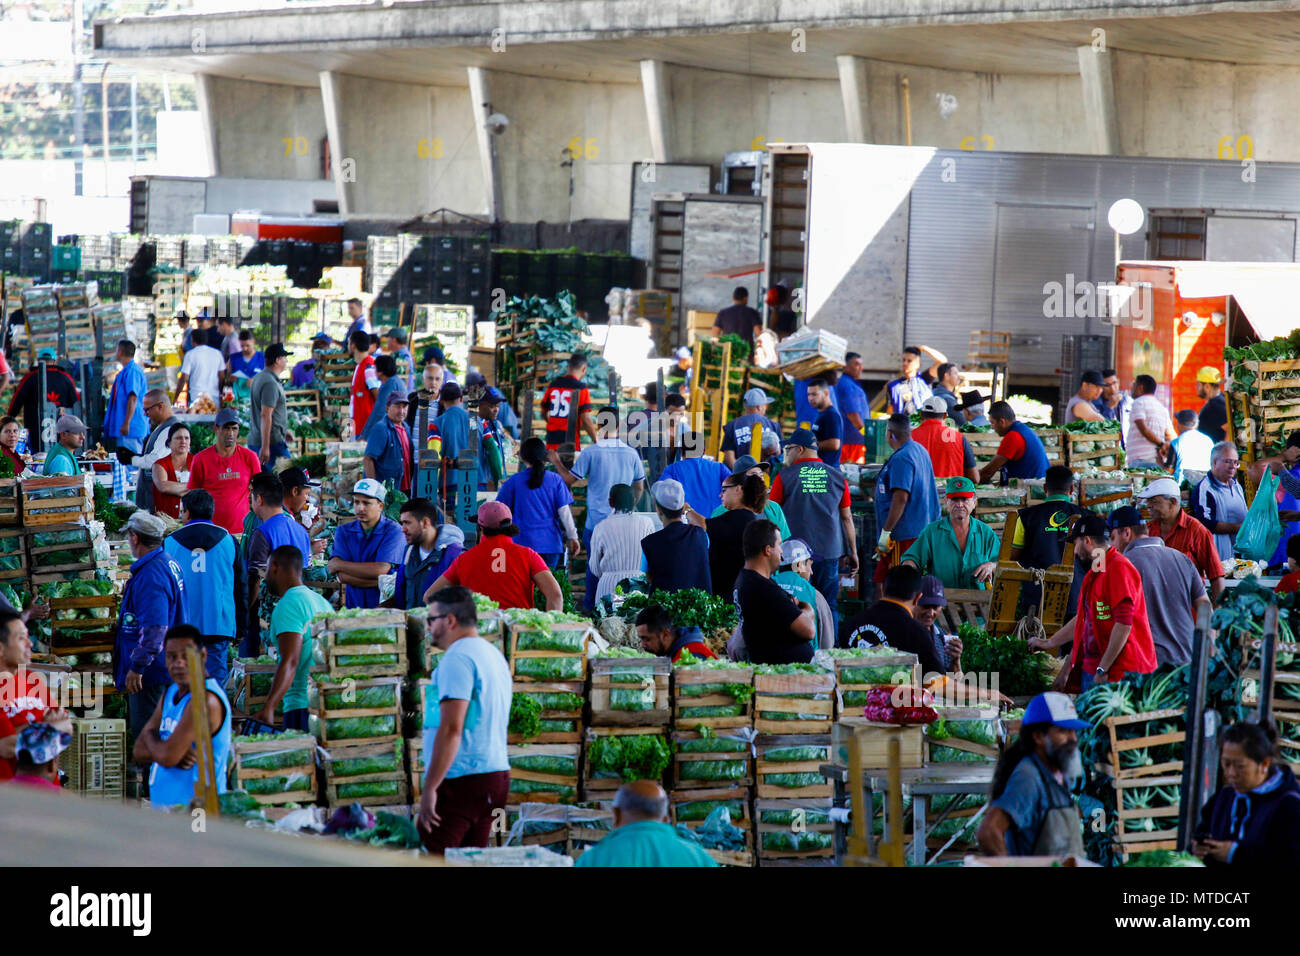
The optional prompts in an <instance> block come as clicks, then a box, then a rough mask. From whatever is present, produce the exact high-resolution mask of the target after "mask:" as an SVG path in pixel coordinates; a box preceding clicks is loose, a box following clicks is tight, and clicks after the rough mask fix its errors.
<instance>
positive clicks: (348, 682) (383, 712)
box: [317, 677, 402, 802]
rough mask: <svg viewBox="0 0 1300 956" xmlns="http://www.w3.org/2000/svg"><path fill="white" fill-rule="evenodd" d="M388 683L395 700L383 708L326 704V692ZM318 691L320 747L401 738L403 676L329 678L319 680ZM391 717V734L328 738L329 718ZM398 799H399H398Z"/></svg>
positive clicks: (356, 744)
mask: <svg viewBox="0 0 1300 956" xmlns="http://www.w3.org/2000/svg"><path fill="white" fill-rule="evenodd" d="M384 686H391V687H392V688H393V689H394V702H393V704H392V705H391V706H386V707H358V708H350V707H342V708H339V709H336V710H331V709H329V708H328V706H327V705H326V703H325V697H326V695H327V694H332V693H336V692H343V693H346V692H348V691H361V690H364V689H365V688H368V687H384ZM317 691H318V692H319V694H320V735H319V736H320V743H321V746H322V747H327V748H328V747H333V746H338V747H353V746H358V745H361V744H379V743H387V742H391V741H393V740H397V739H400V734H401V729H402V678H400V677H375V678H372V679H370V680H353V679H351V678H348V679H345V680H344V681H343V682H342V683H333V682H330V681H318V682H317ZM389 716H391V717H392V718H393V728H394V729H393V732H392V733H391V734H380V735H378V736H375V737H360V738H342V739H334V740H331V739H330V737H329V727H328V724H329V721H331V720H337V719H342V718H347V717H389ZM399 802H400V801H399Z"/></svg>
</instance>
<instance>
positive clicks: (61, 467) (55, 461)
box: [41, 415, 86, 475]
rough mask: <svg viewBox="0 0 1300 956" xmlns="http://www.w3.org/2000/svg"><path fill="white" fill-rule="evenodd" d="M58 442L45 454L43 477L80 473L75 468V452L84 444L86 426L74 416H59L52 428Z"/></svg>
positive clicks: (78, 469)
mask: <svg viewBox="0 0 1300 956" xmlns="http://www.w3.org/2000/svg"><path fill="white" fill-rule="evenodd" d="M54 430H55V433H56V434H57V436H58V440H57V441H56V442H54V444H52V445H50V447H49V448H48V449H47V450H46V452H45V466H44V467H43V468H42V469H41V473H42V474H44V475H75V474H77V473H79V472H80V471H81V469H80V468H78V467H77V450H78V449H79V448H81V446H82V445H84V444H85V442H86V426H85V425H83V424H82V423H81V419H80V418H78V417H77V416H76V415H60V416H59V421H58V424H57V425H55V426H54Z"/></svg>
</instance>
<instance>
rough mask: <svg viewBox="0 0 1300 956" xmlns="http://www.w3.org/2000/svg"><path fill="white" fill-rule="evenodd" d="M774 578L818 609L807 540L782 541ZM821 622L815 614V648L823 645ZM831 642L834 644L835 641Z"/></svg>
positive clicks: (814, 608)
mask: <svg viewBox="0 0 1300 956" xmlns="http://www.w3.org/2000/svg"><path fill="white" fill-rule="evenodd" d="M772 580H773V581H775V582H776V583H777V584H779V585H780V586H781V590H783V591H784V592H785V593H786V594H788V595H790V596H791V597H792V598H794V599H795V600H796V601H803V602H804V603H805V604H807V605H808V606H809V607H811V608H812V609H813V610H814V611H816V610H817V589H816V588H815V587H813V584H812V549H811V548H809V547H808V545H807V543H806V542H805V541H803V540H802V539H800V538H790V539H789V540H782V541H781V570H780V571H778V572H777V573H776V574H774V575H772ZM828 612H829V609H828ZM821 624H822V621H821V619H820V616H819V615H814V616H813V626H814V630H813V639H812V646H813V649H814V650H816V649H817V648H818V647H820V646H821V643H820V642H821ZM830 626H831V625H829V624H828V625H827V627H830ZM831 643H832V645H833V644H834V641H833V640H832V642H831Z"/></svg>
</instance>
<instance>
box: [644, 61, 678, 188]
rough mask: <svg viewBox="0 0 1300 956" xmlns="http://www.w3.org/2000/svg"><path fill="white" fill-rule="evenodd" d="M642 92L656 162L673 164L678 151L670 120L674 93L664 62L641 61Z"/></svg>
mask: <svg viewBox="0 0 1300 956" xmlns="http://www.w3.org/2000/svg"><path fill="white" fill-rule="evenodd" d="M641 91H642V93H643V94H644V95H645V114H646V122H647V124H648V125H649V127H650V151H651V152H652V153H653V154H654V161H655V162H656V163H671V162H673V160H674V158H675V155H676V152H677V151H676V149H675V148H674V143H673V126H672V121H671V119H670V117H669V113H670V107H671V104H672V94H671V92H670V91H669V88H668V68H667V66H666V65H665V64H664V63H663V61H661V60H642V61H641Z"/></svg>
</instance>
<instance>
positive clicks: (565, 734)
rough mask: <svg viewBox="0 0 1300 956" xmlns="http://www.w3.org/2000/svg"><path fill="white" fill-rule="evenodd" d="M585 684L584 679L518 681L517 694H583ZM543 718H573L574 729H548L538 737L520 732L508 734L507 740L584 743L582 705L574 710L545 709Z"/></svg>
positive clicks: (511, 741)
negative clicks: (523, 734) (527, 735)
mask: <svg viewBox="0 0 1300 956" xmlns="http://www.w3.org/2000/svg"><path fill="white" fill-rule="evenodd" d="M584 687H585V685H584V684H583V682H582V681H550V682H546V681H525V682H520V681H516V682H515V684H514V693H516V694H546V693H550V694H577V695H578V697H582V696H583V690H584ZM540 719H541V720H572V721H573V723H574V729H573V730H572V731H546V732H544V733H540V734H538V735H537V736H536V737H524V736H522V735H520V734H508V735H507V736H506V742H507V743H511V744H577V743H582V739H583V734H582V726H583V721H582V707H581V706H579V707H577V708H574V709H572V710H543V711H542V713H541V715H540Z"/></svg>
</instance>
